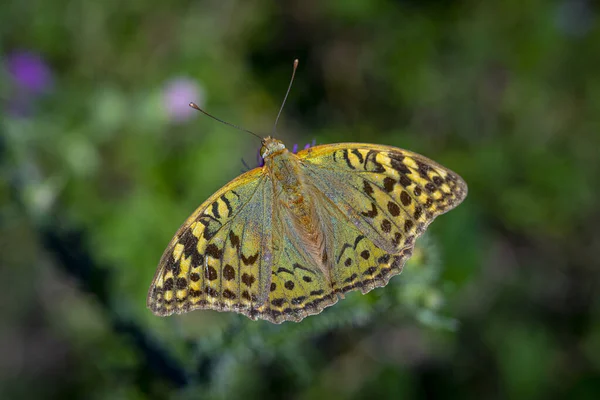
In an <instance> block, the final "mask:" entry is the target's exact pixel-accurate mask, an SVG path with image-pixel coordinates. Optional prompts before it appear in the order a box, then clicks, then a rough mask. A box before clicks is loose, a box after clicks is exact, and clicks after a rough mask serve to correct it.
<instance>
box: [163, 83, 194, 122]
mask: <svg viewBox="0 0 600 400" xmlns="http://www.w3.org/2000/svg"><path fill="white" fill-rule="evenodd" d="M162 97H163V106H164V109H165V111H166V113H167V116H168V117H169V119H170V120H171V121H173V122H184V121H186V120H188V119H190V118H191V117H193V116H194V115H196V114H197V113H198V111H196V110H194V109H192V108H191V107H190V106H189V104H190V102H194V103H196V104H198V105H199V106H200V107H202V106H203V103H204V93H203V90H202V88H201V87H200V85H199V84H198V83H197V82H196V81H195V80H193V79H190V78H185V77H180V78H175V79H172V80H170V81H168V82H167V83H166V84H165V86H164V89H163V96H162Z"/></svg>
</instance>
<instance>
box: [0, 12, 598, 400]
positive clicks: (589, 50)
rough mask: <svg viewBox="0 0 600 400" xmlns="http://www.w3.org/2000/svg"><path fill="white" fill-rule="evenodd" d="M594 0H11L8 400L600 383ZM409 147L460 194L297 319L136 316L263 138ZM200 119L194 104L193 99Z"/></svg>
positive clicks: (2, 213)
mask: <svg viewBox="0 0 600 400" xmlns="http://www.w3.org/2000/svg"><path fill="white" fill-rule="evenodd" d="M599 12H600V8H598V6H597V4H596V3H593V2H591V1H587V0H557V1H541V0H527V1H504V2H478V1H472V0H471V1H468V0H454V1H450V0H446V1H431V0H428V1H412V0H403V1H402V0H400V1H391V0H345V1H342V0H331V1H327V2H319V1H316V0H309V1H298V0H294V1H289V2H275V1H266V0H251V1H233V0H231V1H229V0H228V1H219V2H217V1H198V2H190V1H183V0H176V1H171V2H159V1H145V2H142V1H132V2H115V1H107V2H95V3H94V2H89V1H82V0H51V1H48V0H46V1H42V0H31V1H28V2H17V1H16V0H9V1H6V2H3V3H2V4H0V39H1V40H0V102H1V103H0V107H1V114H0V118H1V119H0V174H1V176H2V179H1V180H0V246H1V247H0V249H1V250H2V267H3V268H2V271H3V283H4V285H3V288H4V290H3V291H2V292H1V293H0V300H1V301H2V303H3V305H4V306H3V307H2V309H3V318H4V323H2V324H0V349H1V354H2V357H0V397H2V398H7V399H8V398H10V399H13V398H33V397H34V396H35V397H40V396H41V397H44V398H65V397H76V398H90V399H96V398H98V399H99V398H110V399H118V398H127V399H130V398H132V399H137V398H140V399H141V398H149V397H151V398H165V397H169V398H178V399H188V398H190V399H191V398H239V397H242V396H244V397H245V398H268V397H273V398H281V397H284V398H300V399H305V398H306V399H309V398H310V399H312V398H325V397H330V398H339V397H348V398H362V397H382V398H399V397H404V398H413V397H425V396H427V397H455V398H504V397H508V398H515V399H518V398H554V397H561V398H562V397H568V398H582V399H588V398H589V399H595V398H598V397H599V395H600V373H599V372H600V361H599V360H600V357H598V355H599V354H600V300H599V299H600V297H598V295H597V293H598V292H599V287H598V286H599V282H600V272H599V271H600V270H599V268H600V265H599V263H598V250H599V248H600V233H599V232H598V229H597V227H598V226H599V224H600V213H599V212H598V182H599V181H600V179H599V178H600V163H599V162H598V157H599V151H598V149H600V134H599V131H600V113H599V112H598V110H600V51H599V49H600V24H599V23H598V21H599ZM294 58H299V59H300V67H299V69H298V74H297V78H296V82H295V86H294V88H293V90H292V93H291V95H290V97H289V100H288V103H287V105H286V108H285V110H284V115H283V119H282V121H280V124H279V131H278V132H279V133H278V137H279V138H281V139H283V140H284V141H285V142H286V143H287V144H288V145H290V146H291V145H292V144H293V143H299V144H300V145H303V144H304V143H308V142H311V141H312V140H313V139H316V141H317V143H335V142H343V141H352V142H369V143H382V144H389V145H394V146H398V147H403V148H408V149H411V150H413V151H416V152H418V153H422V154H425V155H426V156H428V157H431V158H433V159H435V160H436V161H439V162H440V163H442V164H444V165H447V166H448V167H450V168H451V169H453V170H455V171H456V172H458V173H459V174H461V175H462V176H463V177H464V178H465V180H466V181H467V183H468V184H469V189H470V192H469V197H468V198H467V200H466V201H465V202H464V204H462V205H461V206H459V207H458V208H457V209H456V210H453V211H452V212H450V213H449V214H447V215H444V216H443V217H441V218H440V219H439V220H438V221H437V222H436V223H434V224H433V225H432V226H431V227H430V230H429V233H428V235H427V236H426V237H424V238H422V239H420V240H419V242H418V243H417V248H418V250H417V252H416V255H415V256H414V257H413V258H412V259H411V261H410V262H409V263H408V264H407V266H406V268H405V271H404V273H403V274H402V275H401V276H400V277H397V278H394V279H392V280H391V282H390V284H389V285H388V286H387V287H385V288H382V289H377V290H374V291H373V292H371V293H369V294H368V295H364V296H363V295H360V294H358V293H354V294H352V295H350V296H347V298H346V299H345V300H343V301H341V302H340V303H338V304H337V305H335V306H333V307H331V308H328V309H326V310H325V311H324V312H323V313H322V314H320V315H318V316H313V317H310V318H308V319H306V320H304V321H303V322H302V323H300V324H294V323H285V324H283V325H278V326H276V325H271V324H269V323H267V322H252V321H250V320H248V319H246V318H245V317H243V316H239V315H234V314H220V313H216V312H211V311H206V312H194V313H190V314H188V315H185V316H177V317H171V318H166V319H161V318H157V317H155V316H153V315H152V314H151V313H150V312H149V311H148V310H147V309H146V308H145V296H146V291H147V289H148V285H149V283H150V280H151V278H152V276H153V274H154V270H155V267H156V264H157V262H158V259H159V258H160V255H161V253H162V251H163V250H164V247H165V246H166V244H167V243H168V241H169V240H170V238H171V236H172V235H173V233H174V232H175V230H176V229H177V227H178V226H179V225H180V224H181V222H182V221H184V220H185V218H186V217H187V216H188V215H189V214H190V213H191V212H192V210H194V209H195V208H196V207H197V206H198V205H199V204H200V203H201V202H202V201H203V200H204V199H206V198H207V197H208V196H209V195H210V194H212V193H213V192H214V191H215V190H216V189H218V188H219V187H220V186H222V185H223V184H225V183H226V182H227V181H229V180H231V179H233V178H234V177H235V176H237V175H238V173H239V171H240V170H241V169H242V168H243V165H242V161H241V158H243V159H244V160H246V162H248V163H250V164H253V163H255V157H256V151H257V146H258V145H257V142H256V141H255V140H254V139H253V138H252V137H251V136H249V135H245V134H243V133H240V132H236V131H235V130H232V129H231V128H229V127H227V126H224V125H221V124H218V123H216V122H215V121H212V120H209V119H208V118H197V117H198V115H197V114H194V113H191V112H190V110H189V109H188V108H187V103H188V102H189V101H196V102H198V103H199V104H201V105H202V106H204V107H206V108H207V109H208V110H209V111H210V112H211V113H213V114H215V115H217V116H219V117H221V118H224V119H225V120H227V121H231V122H233V123H236V124H240V125H242V126H244V127H246V128H249V129H251V130H253V131H255V132H258V133H261V134H262V133H268V132H270V129H271V126H272V122H273V121H274V117H275V115H276V113H277V110H278V107H279V104H280V101H281V99H282V97H283V94H284V92H285V88H286V85H287V83H288V79H289V75H290V72H291V62H292V60H293V59H294ZM191 111H193V110H191Z"/></svg>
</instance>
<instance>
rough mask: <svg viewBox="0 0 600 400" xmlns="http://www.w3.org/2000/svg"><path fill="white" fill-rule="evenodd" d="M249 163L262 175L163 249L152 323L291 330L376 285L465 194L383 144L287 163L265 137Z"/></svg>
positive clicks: (221, 199) (334, 148) (290, 156)
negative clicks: (237, 316) (216, 319)
mask: <svg viewBox="0 0 600 400" xmlns="http://www.w3.org/2000/svg"><path fill="white" fill-rule="evenodd" d="M260 154H261V156H262V158H263V159H264V165H263V166H262V167H258V168H255V169H253V170H251V171H248V172H246V173H244V174H242V175H241V176H239V177H237V178H235V179H234V180H233V181H231V182H230V183H228V184H227V185H225V186H224V187H223V188H221V189H220V190H219V191H217V192H216V193H215V194H213V195H212V196H211V197H210V198H209V199H208V200H206V201H205V202H204V203H203V204H202V205H201V206H200V207H198V209H197V210H196V211H195V212H194V213H193V214H192V215H191V216H190V217H189V218H188V219H187V220H186V221H185V222H184V223H183V225H182V226H181V227H180V228H179V230H178V231H177V233H176V234H175V237H174V238H173V239H172V240H171V242H170V243H169V245H168V247H167V249H166V250H165V252H164V254H163V255H162V258H161V259H160V262H159V265H158V269H157V271H156V274H155V276H154V279H153V280H152V284H151V286H150V290H149V293H148V298H147V306H148V307H149V308H150V310H152V311H153V312H154V313H155V314H156V315H160V316H166V315H170V314H173V313H185V312H188V311H192V310H195V309H213V310H217V311H235V312H238V313H241V314H244V315H246V316H247V317H249V318H251V319H253V320H256V319H264V320H267V321H270V322H273V323H281V322H283V321H296V322H298V321H301V320H302V319H303V318H305V317H307V316H309V315H312V314H318V313H320V312H321V311H322V310H323V309H324V308H326V307H328V306H331V305H333V304H335V303H336V302H337V301H338V299H339V298H343V295H344V293H346V292H349V291H352V290H360V291H361V292H362V293H367V292H369V291H370V290H372V289H374V288H376V287H381V286H385V285H386V284H387V283H388V281H389V280H390V278H391V277H392V276H394V275H397V274H399V273H400V272H401V271H402V267H403V265H404V263H405V262H406V261H407V260H408V258H409V257H410V256H411V255H412V251H413V247H414V244H415V240H416V239H417V238H418V237H419V236H420V235H421V234H423V232H425V230H426V229H427V226H428V225H429V224H430V223H431V222H432V221H433V219H434V218H435V217H437V216H438V215H440V214H442V213H445V212H447V211H449V210H451V209H452V208H454V207H456V206H457V205H458V204H460V203H461V202H462V201H463V200H464V198H465V197H466V195H467V185H466V183H465V181H464V180H463V179H462V178H461V177H460V176H459V175H457V174H456V173H454V172H452V171H450V170H449V169H447V168H445V167H443V166H441V165H439V164H437V163H436V162H434V161H432V160H429V159H428V158H426V157H424V156H421V155H419V154H416V153H413V152H410V151H407V150H403V149H399V148H396V147H391V146H384V145H375V144H361V143H340V144H332V145H320V146H315V147H310V148H308V149H304V150H302V151H300V152H298V153H297V154H294V153H293V152H291V151H289V150H288V149H286V147H285V145H284V144H283V143H282V142H281V141H279V140H277V139H274V138H271V137H266V138H264V139H262V147H261V150H260Z"/></svg>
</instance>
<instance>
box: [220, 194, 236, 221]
mask: <svg viewBox="0 0 600 400" xmlns="http://www.w3.org/2000/svg"><path fill="white" fill-rule="evenodd" d="M221 201H222V202H223V203H225V206H226V207H227V216H228V217H229V216H230V215H231V212H232V211H233V210H232V208H231V203H230V202H229V200H227V197H225V195H223V196H221Z"/></svg>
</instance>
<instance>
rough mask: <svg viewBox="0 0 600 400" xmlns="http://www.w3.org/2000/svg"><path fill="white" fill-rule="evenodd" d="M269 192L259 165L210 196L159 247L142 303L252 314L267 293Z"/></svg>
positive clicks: (166, 310) (161, 310)
mask: <svg viewBox="0 0 600 400" xmlns="http://www.w3.org/2000/svg"><path fill="white" fill-rule="evenodd" d="M272 197H273V193H272V185H271V184H270V182H269V180H268V177H267V176H266V175H264V174H263V173H262V170H260V169H255V170H253V171H250V172H248V173H246V174H244V175H242V176H241V177H239V178H237V179H236V180H234V181H232V182H231V183H230V184H228V185H226V186H225V187H224V188H222V189H221V190H219V191H218V192H217V193H216V194H214V195H213V196H211V198H210V199H208V200H207V201H206V202H205V203H204V204H202V205H201V206H200V207H199V208H198V209H197V210H196V211H195V212H194V214H192V216H190V217H189V218H188V220H187V221H186V222H185V223H184V224H183V225H182V226H181V228H180V229H179V231H178V232H177V234H176V235H175V237H174V238H173V240H172V241H171V243H170V244H169V246H168V247H167V249H166V250H165V252H164V254H163V256H162V258H161V261H160V263H159V266H158V269H157V272H156V275H155V277H154V280H153V282H152V285H151V286H150V291H149V293H148V300H147V304H148V307H149V308H150V309H151V310H152V311H153V312H154V313H155V314H157V315H170V314H173V313H182V312H186V311H191V310H193V309H203V308H210V309H216V310H221V311H222V310H233V311H238V312H241V313H244V314H246V315H248V316H249V317H251V318H256V317H257V314H258V311H257V308H258V306H259V305H261V304H263V303H264V302H265V300H266V296H268V293H269V292H268V285H269V282H270V277H269V276H268V274H269V273H270V271H271V269H272V266H271V259H272V257H271V254H270V252H271V200H272Z"/></svg>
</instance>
